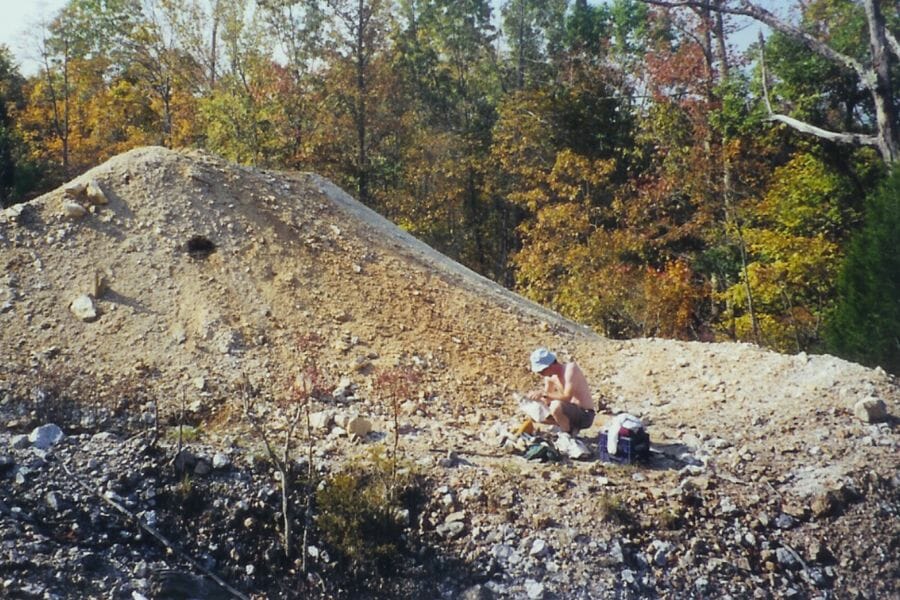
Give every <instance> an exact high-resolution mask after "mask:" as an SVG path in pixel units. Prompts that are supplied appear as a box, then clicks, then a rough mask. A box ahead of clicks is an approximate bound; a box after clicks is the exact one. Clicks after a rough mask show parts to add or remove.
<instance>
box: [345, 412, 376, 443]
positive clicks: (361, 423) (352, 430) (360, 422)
mask: <svg viewBox="0 0 900 600" xmlns="http://www.w3.org/2000/svg"><path fill="white" fill-rule="evenodd" d="M346 429H347V433H348V434H349V435H350V436H356V437H358V438H364V437H366V436H367V435H368V434H369V432H370V431H372V422H371V421H369V420H368V419H366V418H364V417H354V418H352V419H350V420H349V421H347V428H346Z"/></svg>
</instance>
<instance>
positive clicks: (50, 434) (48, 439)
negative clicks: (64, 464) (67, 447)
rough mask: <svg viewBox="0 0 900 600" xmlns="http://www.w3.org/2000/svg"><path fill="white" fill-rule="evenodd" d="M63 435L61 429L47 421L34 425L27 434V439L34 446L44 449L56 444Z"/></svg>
mask: <svg viewBox="0 0 900 600" xmlns="http://www.w3.org/2000/svg"><path fill="white" fill-rule="evenodd" d="M64 437H65V434H63V431H62V429H60V428H59V427H58V426H57V425H55V424H53V423H48V424H46V425H41V426H40V427H36V428H35V429H34V430H33V431H32V432H31V434H30V435H29V436H28V441H29V442H31V445H32V446H34V447H35V448H38V449H39V450H46V449H48V448H51V447H53V446H55V445H56V444H58V443H59V442H60V441H61V440H62V439H63V438H64Z"/></svg>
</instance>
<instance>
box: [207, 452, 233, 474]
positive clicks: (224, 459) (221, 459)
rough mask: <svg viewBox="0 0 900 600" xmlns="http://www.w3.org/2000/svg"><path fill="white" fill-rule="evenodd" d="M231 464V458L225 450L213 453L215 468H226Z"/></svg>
mask: <svg viewBox="0 0 900 600" xmlns="http://www.w3.org/2000/svg"><path fill="white" fill-rule="evenodd" d="M230 465H231V458H230V457H229V456H228V455H227V454H225V453H224V452H216V453H215V454H214V455H213V459H212V466H213V469H216V470H219V469H225V468H227V467H229V466H230Z"/></svg>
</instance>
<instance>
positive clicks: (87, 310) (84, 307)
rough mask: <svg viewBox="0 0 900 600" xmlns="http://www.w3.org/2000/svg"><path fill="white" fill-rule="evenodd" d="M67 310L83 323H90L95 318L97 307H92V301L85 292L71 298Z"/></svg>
mask: <svg viewBox="0 0 900 600" xmlns="http://www.w3.org/2000/svg"><path fill="white" fill-rule="evenodd" d="M69 310H71V311H72V314H74V315H75V316H76V317H78V318H79V319H81V320H82V321H84V322H85V323H90V322H91V321H94V320H96V319H97V309H96V308H95V307H94V301H93V300H91V297H90V296H88V295H87V294H81V295H80V296H78V297H77V298H75V299H74V300H72V304H70V305H69Z"/></svg>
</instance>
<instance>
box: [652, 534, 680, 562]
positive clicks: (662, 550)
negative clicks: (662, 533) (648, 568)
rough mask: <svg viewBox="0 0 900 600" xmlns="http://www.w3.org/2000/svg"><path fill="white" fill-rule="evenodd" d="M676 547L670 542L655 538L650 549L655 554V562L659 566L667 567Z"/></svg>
mask: <svg viewBox="0 0 900 600" xmlns="http://www.w3.org/2000/svg"><path fill="white" fill-rule="evenodd" d="M674 549H675V546H673V545H672V544H671V543H670V542H664V541H662V540H653V542H652V543H651V544H650V551H651V554H652V555H653V564H655V565H656V566H657V567H665V566H666V565H667V564H669V559H670V557H671V555H672V551H673V550H674Z"/></svg>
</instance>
